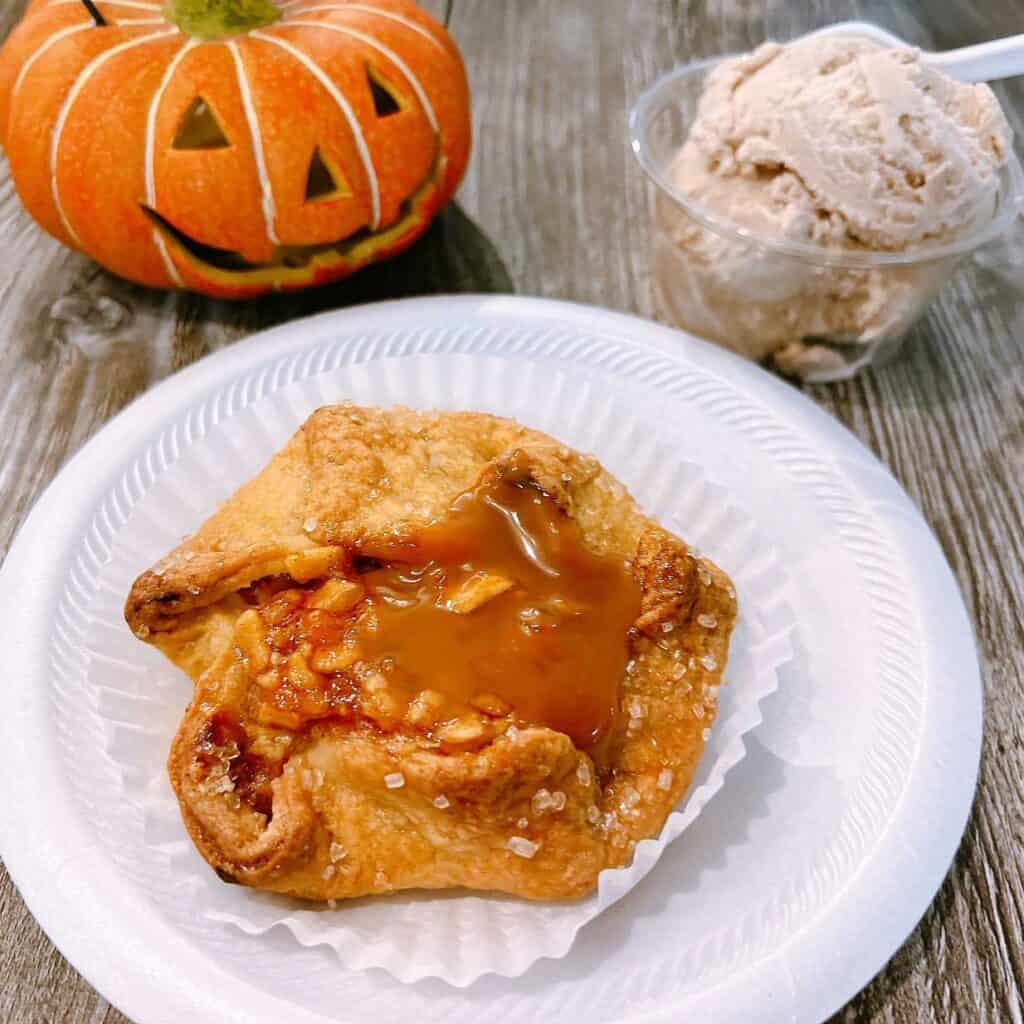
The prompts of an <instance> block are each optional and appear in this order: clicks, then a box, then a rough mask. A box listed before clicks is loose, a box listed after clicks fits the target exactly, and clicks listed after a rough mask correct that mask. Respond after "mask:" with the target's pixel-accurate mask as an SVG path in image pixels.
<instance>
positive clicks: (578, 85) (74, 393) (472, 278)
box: [0, 0, 1024, 1024]
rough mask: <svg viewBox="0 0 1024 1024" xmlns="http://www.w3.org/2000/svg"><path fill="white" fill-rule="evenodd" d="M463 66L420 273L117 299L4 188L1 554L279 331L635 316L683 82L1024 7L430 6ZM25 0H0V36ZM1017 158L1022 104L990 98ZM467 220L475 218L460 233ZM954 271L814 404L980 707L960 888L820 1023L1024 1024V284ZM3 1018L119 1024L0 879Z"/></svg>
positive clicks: (672, 0)
mask: <svg viewBox="0 0 1024 1024" xmlns="http://www.w3.org/2000/svg"><path fill="white" fill-rule="evenodd" d="M426 6H427V7H429V8H430V9H431V10H432V12H433V13H434V14H435V15H436V16H439V17H442V18H448V19H449V20H450V25H451V28H452V30H453V32H454V34H455V36H456V38H457V39H458V41H459V43H460V45H461V46H462V48H463V51H464V53H465V55H466V59H467V64H468V67H469V73H470V79H471V83H472V86H473V93H474V102H475V110H474V120H475V132H476V146H475V153H474V157H473V161H472V164H471V166H470V172H469V175H468V177H467V180H466V183H465V185H464V187H463V189H462V192H461V194H460V204H461V209H460V208H453V209H451V210H450V211H449V212H448V213H447V214H446V215H445V216H444V217H443V218H442V219H441V220H440V221H439V222H438V224H437V225H435V227H434V228H433V229H432V231H431V232H430V233H429V234H428V235H427V236H426V237H425V238H424V239H423V240H422V241H421V242H420V243H419V244H418V245H417V246H415V247H414V248H413V249H412V250H410V252H409V253H407V254H406V255H405V256H404V257H402V258H401V259H400V260H397V261H395V262H394V263H392V264H390V265H388V266H385V267H381V268H375V269H371V270H369V271H365V272H364V273H363V274H360V275H358V276H357V277H356V278H353V279H351V280H350V281H348V282H345V283H343V284H341V285H338V286H335V287H332V288H328V289H324V290H322V291H319V292H315V293H310V294H307V295H304V296H298V297H278V298H271V299H267V300H263V301H260V302H256V303H251V304H247V305H244V306H234V305H229V304H225V303H218V302H213V301H210V300H206V299H202V298H199V297H196V296H183V295H160V294H156V293H152V292H147V291H145V290H144V289H140V288H136V287H134V286H131V285H128V284H125V283H124V282H121V281H118V280H117V279H115V278H113V277H111V276H110V275H108V274H106V273H105V272H103V271H102V270H99V269H98V268H97V267H95V266H94V265H93V264H91V263H89V262H88V261H86V260H84V259H82V258H81V257H79V256H77V255H75V254H72V253H68V252H66V251H64V250H62V249H61V248H60V247H59V246H58V245H57V244H56V243H55V242H52V241H51V240H49V239H48V238H46V237H45V236H43V235H42V234H41V233H40V232H39V231H38V230H37V229H36V228H35V227H34V226H33V225H32V224H31V223H30V222H29V220H28V218H27V217H25V215H24V214H23V213H22V212H21V211H20V208H19V206H18V203H17V200H16V197H15V196H14V195H13V191H12V188H11V185H10V182H9V178H8V177H7V174H6V168H0V253H3V260H2V264H0V337H2V338H3V339H4V340H3V347H2V348H0V545H2V549H0V550H6V547H7V545H8V544H9V543H10V540H11V538H12V536H13V534H14V532H15V530H16V529H17V527H18V525H19V523H20V522H21V521H22V519H23V518H24V516H25V514H26V512H27V511H28V509H29V507H30V506H31V504H32V502H33V501H34V499H35V498H36V496H37V495H38V494H39V492H40V491H41V489H42V488H43V487H44V486H45V485H46V483H47V482H48V481H49V480H50V479H51V478H52V476H53V475H54V473H55V472H56V471H57V470H58V469H59V467H60V466H61V464H62V463H63V462H64V461H65V460H66V459H67V458H68V456H69V455H71V454H72V453H73V452H74V451H75V450H77V448H78V447H80V445H81V444H82V443H83V442H84V441H85V440H87V439H88V438H89V437H90V436H91V435H92V434H93V433H94V432H95V431H96V429H98V427H99V426H101V425H102V423H104V422H105V421H106V420H107V419H108V418H109V417H110V416H111V415H112V414H113V413H115V412H116V411H117V410H118V409H120V408H121V407H122V406H123V405H124V404H126V403H127V402H128V401H130V400H131V398H133V397H134V396H135V395H136V394H138V393H139V392H141V391H142V390H144V389H145V388H146V387H148V386H150V385H151V384H153V383H154V382H155V381H157V380H159V379H161V378H162V377H164V376H166V375H167V374H168V373H170V372H172V371H173V370H175V369H177V368H179V367H181V366H183V365H186V364H188V363H190V362H192V361H193V360H195V359H197V358H199V357H200V356H202V355H204V354H205V353H207V352H210V351H213V350H214V349H217V348H219V347H221V346H223V345H226V344H230V343H231V342H233V341H234V340H236V339H237V338H239V337H241V336H243V335H245V334H247V333H250V332H252V331H254V330H257V329H259V328H261V327H264V326H268V325H271V324H274V323H278V322H281V321H283V320H286V319H289V318H292V317H295V316H298V315H301V314H305V313H308V312H313V311H317V310H321V309H326V308H332V307H335V306H339V305H345V304H349V303H353V302H358V301H368V300H371V299H377V298H386V297H393V296H400V295H408V294H418V293H424V292H431V291H434V292H440V291H458V290H476V291H482V290H504V291H510V290H516V291H519V292H523V293H527V294H539V295H549V296H552V297H559V298H568V299H575V300H579V301H583V302H592V303H596V304H599V305H604V306H610V307H612V308H614V309H622V310H626V311H632V312H637V313H640V314H643V315H650V313H651V303H650V298H649V279H648V258H647V225H648V218H649V212H650V201H651V195H650V193H649V191H648V189H647V187H646V186H645V183H644V181H643V179H642V175H641V174H640V172H639V171H638V169H637V168H636V167H635V166H634V164H633V161H632V157H631V156H630V154H629V151H628V147H627V145H626V140H625V130H624V119H625V112H626V110H627V109H628V106H629V104H630V103H631V102H632V101H633V100H634V99H635V97H636V96H637V95H638V93H639V92H640V90H641V89H643V88H644V87H645V86H646V85H648V84H649V83H650V82H651V81H652V80H653V79H654V78H655V77H656V76H657V75H658V74H659V73H661V72H662V71H664V70H667V69H668V68H670V67H671V66H672V65H674V64H676V63H679V62H682V61H686V60H691V59H694V58H697V57H700V56H706V55H712V54H718V53H724V52H729V51H735V50H741V49H747V48H749V47H751V46H753V45H755V44H757V43H758V42H760V41H761V40H763V39H764V38H766V37H774V38H780V39H785V38H790V37H792V36H794V35H798V34H800V33H801V32H803V31H806V30H808V29H810V28H814V27H817V26H819V25H824V24H827V23H830V22H833V21H837V20H843V19H846V18H855V17H856V18H867V19H869V20H873V21H876V22H877V23H879V24H882V25H884V26H885V27H887V28H890V29H892V30H893V31H895V32H897V33H898V34H900V35H902V36H904V37H905V38H907V39H909V40H911V41H913V42H916V43H919V44H921V45H924V46H934V47H936V48H947V47H952V46H957V45H964V44H967V43H972V42H978V41H982V40H984V39H987V38H992V37H995V36H999V35H1006V34H1010V33H1012V32H1015V31H1020V25H1021V22H1022V18H1024V0H985V2H977V3H970V2H968V0H943V2H942V3H929V4H927V5H924V4H912V3H910V2H906V0H905V2H901V3H895V4H894V3H891V2H889V0H865V2H856V0H816V2H815V3H814V4H809V3H800V4H797V3H792V2H787V0H690V2H684V0H631V2H623V0H434V2H432V3H429V4H426ZM20 7H21V4H20V3H18V2H12V0H0V35H2V34H5V33H6V31H7V30H8V29H9V27H10V25H11V24H13V22H14V20H16V18H17V16H18V15H19V13H20ZM1000 93H1001V98H1002V99H1003V100H1004V103H1005V106H1006V108H1007V110H1008V112H1009V114H1010V116H1011V119H1012V120H1013V121H1014V127H1015V128H1016V129H1017V130H1018V132H1019V134H1020V135H1021V136H1022V137H1024V124H1022V122H1021V115H1022V113H1024V83H1021V82H1013V83H1009V84H1007V85H1005V86H1002V87H1000ZM463 211H464V212H463ZM999 260H1000V254H999V253H998V252H997V253H995V254H993V256H992V258H991V260H990V262H992V263H993V264H994V265H993V266H990V267H988V268H982V267H979V266H976V265H972V266H970V267H968V268H967V269H966V271H965V273H964V274H963V275H961V276H960V277H959V278H958V279H957V280H956V281H955V282H954V283H952V284H951V285H950V286H949V287H948V288H947V289H946V290H945V291H944V292H943V293H942V294H941V296H940V297H939V299H938V301H937V302H936V303H935V304H934V306H933V307H932V309H931V311H930V313H929V315H928V317H927V318H926V320H925V321H924V323H923V324H922V325H921V326H920V327H919V328H918V329H917V330H916V331H915V333H914V335H913V337H912V338H911V341H910V344H909V348H908V351H907V353H906V355H905V357H904V358H903V359H902V360H901V361H900V362H898V363H897V364H895V365H893V366H892V367H890V368H888V369H886V370H884V371H880V372H876V373H869V374H867V375H865V376H863V377H862V378H859V379H858V380H857V381H855V382H852V383H849V384H844V385H838V386H829V387H816V388H812V389H809V393H810V395H811V396H812V397H813V398H814V399H815V400H816V401H817V402H819V403H820V404H821V405H822V406H823V407H825V408H826V409H828V410H830V411H831V412H832V413H834V414H835V415H836V416H837V417H838V418H839V419H840V420H841V421H842V422H844V423H846V424H847V425H848V426H849V427H850V428H851V429H852V430H853V431H854V432H855V433H857V434H858V436H860V437H861V438H862V439H863V440H864V441H865V442H866V443H867V444H868V445H869V446H870V447H871V448H872V449H873V450H874V451H875V452H877V453H878V455H879V456H880V457H881V458H882V460H883V461H884V462H885V463H886V464H887V465H889V466H890V468H891V469H892V470H893V472H894V473H895V474H896V476H897V477H898V478H899V479H900V481H901V482H902V483H903V485H904V486H905V487H906V488H907V490H908V491H909V493H910V494H911V496H912V497H913V498H914V500H915V501H916V502H917V503H918V504H919V505H920V507H921V508H922V509H923V511H924V514H925V516H926V518H927V519H928V521H929V522H930V523H931V524H932V526H933V528H934V529H935V531H936V534H937V535H938V537H939V539H940V541H941V543H942V546H943V548H944V550H945V552H946V555H947V557H948V558H949V560H950V563H951V564H952V566H953V568H954V571H955V572H956V575H957V577H958V579H959V581H960V585H961V587H962V589H963V592H964V595H965V597H966V599H967V602H968V607H969V609H970V612H971V614H972V617H973V620H974V623H975V628H976V631H977V638H978V645H979V649H980V652H981V655H982V666H983V672H984V679H985V687H986V714H985V739H984V753H983V760H982V769H981V781H980V787H979V792H978V797H977V801H976V804H975V808H974V812H973V815H972V817H971V821H970V824H969V827H968V830H967V834H966V836H965V838H964V841H963V844H962V846H961V849H960V852H959V854H958V856H957V858H956V861H955V863H954V865H953V867H952V869H951V872H950V876H949V878H948V879H947V882H946V884H945V885H944V887H943V888H942V890H941V892H940V893H939V895H938V897H937V898H936V901H935V903H934V904H933V906H932V908H931V909H930V910H929V911H928V913H927V914H926V916H925V918H924V920H923V921H922V922H921V924H920V926H919V927H918V928H917V929H916V930H915V932H914V934H913V935H912V936H911V937H910V938H909V939H908V941H907V943H906V944H905V945H904V947H903V948H902V949H901V950H900V952H899V953H898V954H897V956H896V957H895V958H894V959H893V961H892V962H891V963H890V965H889V966H888V968H887V969H886V970H885V971H884V972H883V973H882V974H880V975H879V977H878V978H877V979H876V980H875V981H874V982H873V983H872V984H871V985H870V986H869V987H868V988H867V989H866V990H865V991H864V992H863V993H861V995H860V996H859V997H858V998H857V999H855V1000H854V1001H853V1002H852V1003H851V1004H850V1005H849V1006H848V1007H847V1008H846V1009H845V1010H844V1011H843V1012H842V1013H840V1014H837V1016H836V1018H835V1021H837V1022H838V1021H842V1022H856V1024H867V1022H872V1024H876V1022H877V1024H881V1022H885V1024H916V1022H921V1021H928V1022H935V1024H947V1022H949V1024H952V1022H964V1024H967V1022H979V1024H1002V1022H1022V1021H1024V1005H1022V1004H1024V997H1022V984H1024V920H1022V918H1024V880H1022V878H1024V871H1022V868H1024V852H1022V851H1024V842H1022V840H1024V835H1022V832H1024V813H1022V812H1024V781H1022V780H1024V744H1022V736H1024V728H1022V726H1024V644H1022V639H1024V625H1022V621H1021V617H1022V611H1021V609H1024V529H1022V524H1024V488H1022V481H1024V348H1022V345H1021V342H1020V340H1019V339H1020V338H1021V337H1022V336H1024V301H1022V294H1024V271H1022V270H1015V269H1014V268H1013V267H1012V266H1010V265H1008V264H1004V265H1000V263H999ZM0 1021H3V1022H5V1024H6V1022H10V1024H37V1022H38V1024H53V1022H65V1021H66V1022H68V1024H124V1022H125V1021H126V1018H125V1017H123V1016H122V1015H121V1014H119V1013H118V1012H117V1010H115V1009H113V1008H111V1007H110V1006H109V1005H108V1004H107V1003H106V1002H105V1001H104V1000H103V999H102V998H100V997H99V996H97V995H96V994H95V993H93V992H92V990H91V989H90V988H89V986H88V985H87V984H86V983H85V982H84V981H83V980H81V979H80V978H78V976H77V975H76V974H75V972H74V971H73V969H72V968H70V967H69V966H68V964H67V963H66V962H65V961H64V960H63V959H62V958H61V957H60V955H59V954H58V953H57V952H56V951H55V950H54V949H53V948H52V946H50V944H49V943H48V942H47V940H46V939H45V937H44V936H43V935H42V933H41V932H40V931H39V929H38V927H37V926H36V925H35V923H34V922H33V921H32V919H31V917H30V915H29V914H28V913H27V911H26V910H25V908H24V905H23V904H22V903H21V901H20V899H19V898H18V896H17V894H16V892H15V891H14V889H13V887H12V886H11V884H10V881H9V879H8V878H7V877H6V876H5V875H2V876H0Z"/></svg>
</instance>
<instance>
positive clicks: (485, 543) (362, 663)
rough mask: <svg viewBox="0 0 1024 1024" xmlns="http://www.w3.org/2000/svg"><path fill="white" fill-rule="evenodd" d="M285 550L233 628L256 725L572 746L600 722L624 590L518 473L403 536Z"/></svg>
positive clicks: (459, 742)
mask: <svg viewBox="0 0 1024 1024" xmlns="http://www.w3.org/2000/svg"><path fill="white" fill-rule="evenodd" d="M293 558H294V559H298V560H302V561H300V562H296V565H295V566H294V567H293V568H292V569H291V576H289V577H279V578H275V579H270V580H264V581H262V582H260V583H259V584H257V585H256V586H255V587H254V588H252V589H251V591H250V592H249V594H248V595H247V596H248V598H249V600H250V601H251V602H252V603H253V607H251V608H249V609H247V610H246V611H245V612H243V614H242V615H241V616H240V617H239V619H238V622H237V625H236V633H235V639H236V646H237V648H238V650H239V651H240V653H241V655H242V656H243V657H244V659H245V662H246V666H247V670H248V672H249V674H250V677H251V678H252V679H253V681H254V682H255V683H256V685H255V686H254V687H252V688H251V692H250V700H251V701H252V702H253V703H252V706H251V707H250V708H249V711H250V713H251V715H252V717H253V718H255V719H256V720H257V721H259V722H261V723H263V724H265V725H268V726H276V727H282V728H286V729H290V730H295V729H299V728H302V727H303V726H305V725H307V724H309V723H311V722H315V721H318V720H323V719H343V720H344V719H363V720H370V721H371V722H373V723H374V724H375V725H376V726H377V727H379V728H380V729H382V730H385V731H393V730H398V729H403V730H406V731H409V730H412V731H417V732H420V733H422V734H423V735H424V736H425V737H426V738H427V739H428V741H430V742H431V743H432V744H434V745H436V746H438V747H440V748H442V749H444V750H450V751H457V750H464V749H472V748H474V747H475V746H478V745H480V744H481V743H484V742H487V741H489V740H490V739H492V738H493V737H494V736H496V735H497V734H498V733H500V732H503V731H504V730H505V729H507V728H508V726H509V725H510V724H512V723H519V724H539V725H545V726H548V727H550V728H552V729H555V730H557V731H559V732H564V733H566V734H567V735H569V736H570V737H571V738H572V740H573V742H574V743H575V744H576V746H577V747H578V748H580V749H581V750H589V749H592V748H594V747H595V746H596V745H597V744H598V743H599V742H600V740H601V739H602V737H604V736H605V735H607V733H608V732H609V730H610V728H611V725H612V723H613V722H614V719H615V716H616V715H617V713H618V706H619V689H620V685H621V681H622V677H623V674H624V672H625V667H626V662H627V660H628V658H629V646H630V641H631V631H632V628H633V624H634V622H635V621H636V619H637V616H638V614H639V610H640V589H639V586H638V584H637V583H636V582H635V580H634V579H633V576H632V573H631V571H630V568H629V566H628V564H627V563H626V561H625V560H624V559H622V558H617V557H611V556H608V555H599V554H597V553H595V552H593V551H591V550H589V549H588V548H587V547H585V546H584V545H583V544H582V543H581V541H580V537H579V532H578V529H577V526H576V523H575V522H574V521H573V520H572V519H571V518H570V517H569V516H568V515H567V514H566V513H565V511H564V510H563V509H562V508H561V507H560V506H559V505H558V503H557V502H555V501H554V499H552V498H551V497H550V496H549V495H548V494H546V493H545V492H543V491H542V490H540V489H539V488H538V487H537V486H536V485H535V484H533V483H532V481H521V480H512V479H507V478H503V477H498V478H496V479H494V480H492V481H489V482H487V483H485V484H482V485H480V486H478V487H476V488H474V489H472V490H469V491H467V492H465V493H464V494H462V495H461V496H460V497H459V498H457V499H456V500H455V501H454V502H453V503H452V505H451V506H450V507H449V508H448V510H447V511H446V513H445V514H444V515H443V516H441V517H440V518H438V519H437V520H435V521H434V522H432V523H430V524H428V525H426V526H425V527H423V528H422V529H421V530H419V531H418V532H416V533H415V534H411V535H406V536H398V537H387V538H385V539H382V540H381V539H379V540H373V541H370V540H368V541H366V542H364V543H362V544H360V545H359V546H358V547H357V548H356V549H354V550H351V551H348V552H342V551H341V549H316V550H314V551H311V552H308V553H304V554H301V555H296V556H293ZM296 579H298V580H299V581H300V582H298V583H296ZM302 580H306V581H305V582H301V581H302Z"/></svg>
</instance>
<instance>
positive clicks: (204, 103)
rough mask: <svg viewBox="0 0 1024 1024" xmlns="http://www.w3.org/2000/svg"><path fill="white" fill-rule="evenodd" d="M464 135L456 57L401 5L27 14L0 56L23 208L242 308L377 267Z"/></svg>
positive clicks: (192, 2)
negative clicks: (247, 301)
mask: <svg viewBox="0 0 1024 1024" xmlns="http://www.w3.org/2000/svg"><path fill="white" fill-rule="evenodd" d="M469 139H470V128H469V94H468V88H467V85H466V77H465V71H464V69H463V66H462V60H461V58H460V56H459V52H458V50H457V49H456V46H455V44H454V42H453V41H452V39H451V38H450V36H449V35H448V34H447V32H445V30H444V28H442V27H441V26H440V25H439V24H437V22H435V21H434V20H433V19H432V18H431V17H429V15H427V14H426V13H425V12H424V11H423V10H422V9H420V8H419V7H418V6H416V4H414V3H412V2H411V0H280V2H278V0H169V2H168V3H167V4H166V6H163V5H161V4H160V3H158V2H155V0H32V3H31V4H30V5H29V8H28V10H27V12H26V14H25V17H24V19H23V20H22V22H21V23H20V24H19V25H18V27H17V28H16V29H15V31H14V32H13V34H12V35H11V37H10V39H9V40H8V41H7V43H6V44H5V45H4V48H3V51H2V53H0V141H2V143H3V145H4V148H5V149H6V152H7V156H8V160H9V162H10V167H11V174H12V176H13V179H14V183H15V186H16V187H17V190H18V193H19V195H20V196H21V199H22V201H23V202H24V204H25V206H26V207H27V208H28V211H29V212H30V213H31V214H32V216H33V217H34V218H35V219H36V220H37V221H38V222H39V223H40V224H41V225H42V226H43V227H44V228H45V229H46V230H47V231H49V232H50V234H52V235H54V236H56V237H57V238H58V239H60V241H62V242H64V243H65V244H67V245H70V246H73V247H75V248H77V249H80V250H81V251H82V252H85V253H87V254H88V255H89V256H91V257H93V258H94V259H96V260H97V261H98V262H100V263H102V264H104V265H105V266H107V267H109V268H110V269H111V270H113V271H114V272H115V273H117V274H120V275H122V276H123V277H126V278H129V279H131V280H133V281H138V282H141V283H143V284H147V285H153V286H156V287H161V288H173V287H185V288H191V289H194V290H196V291H200V292H205V293H207V294H211V295H219V296H227V297H245V296H251V295H257V294H260V293H263V292H267V291H271V290H276V289H292V288H304V287H307V286H309V285H314V284H320V283H323V282H325V281H329V280H331V279H334V278H338V277H341V276H343V275H345V274H349V273H351V272H352V271H354V270H357V269H358V268H360V267H362V266H365V265H366V264H367V263H370V262H372V261H374V260H379V259H383V258H386V257H388V256H390V255H393V254H394V253H396V252H398V251H399V250H401V249H403V248H405V247H406V246H408V245H409V244H410V243H411V242H412V241H413V240H415V239H416V238H417V237H418V236H419V235H421V234H422V233H423V231H424V230H426V227H427V226H428V224H429V223H430V221H431V219H432V217H433V216H434V215H435V214H436V213H437V212H438V210H440V208H441V207H442V206H443V205H444V204H445V203H446V202H447V201H448V200H449V199H450V198H451V196H452V194H453V193H454V191H455V189H456V187H457V186H458V183H459V180H460V179H461V177H462V174H463V171H464V170H465V167H466V161H467V159H468V156H469Z"/></svg>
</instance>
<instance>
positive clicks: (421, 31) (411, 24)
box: [289, 4, 448, 53]
mask: <svg viewBox="0 0 1024 1024" xmlns="http://www.w3.org/2000/svg"><path fill="white" fill-rule="evenodd" d="M290 8H291V5H289V9H290ZM319 11H342V12H344V11H363V12H364V13H367V14H376V15H377V17H379V18H387V19H388V21H397V22H398V23H399V24H400V25H404V26H405V27H406V28H408V29H412V31H413V32H415V33H417V34H418V35H421V36H423V38H424V39H429V40H430V42H432V43H433V44H434V45H435V46H436V47H437V48H438V49H439V50H442V51H444V52H445V53H447V52H448V51H447V50H445V47H444V43H442V42H441V41H440V40H439V39H438V38H436V37H435V36H434V35H433V34H432V33H431V32H429V31H428V30H427V29H425V28H424V27H423V26H422V25H418V24H417V23H416V22H415V21H412V20H411V19H410V18H404V17H402V15H401V14H395V13H394V12H393V11H385V10H383V9H382V8H380V7H373V6H372V5H371V4H316V5H315V6H313V7H304V8H303V9H302V10H301V11H295V12H294V13H295V14H315V13H317V12H319Z"/></svg>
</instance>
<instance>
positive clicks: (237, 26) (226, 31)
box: [82, 0, 281, 39]
mask: <svg viewBox="0 0 1024 1024" xmlns="http://www.w3.org/2000/svg"><path fill="white" fill-rule="evenodd" d="M82 2H83V3H86V2H88V0H82ZM164 11H165V13H166V15H167V17H168V18H169V19H170V20H171V21H173V22H174V23H175V24H176V25H177V26H178V28H180V29H181V30H182V31H183V32H187V33H188V34H189V35H190V36H195V37H196V38H197V39H220V38H222V37H223V36H233V35H239V34H240V33H242V32H249V31H251V30H252V29H255V28H263V26H264V25H272V24H273V23H274V22H275V21H277V20H278V18H280V17H281V11H280V9H279V8H278V7H277V6H276V5H275V4H273V3H272V2H271V0H168V3H167V6H166V7H165V8H164Z"/></svg>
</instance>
